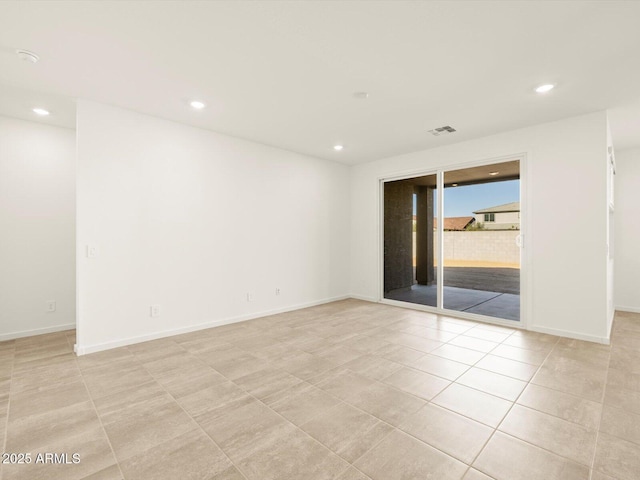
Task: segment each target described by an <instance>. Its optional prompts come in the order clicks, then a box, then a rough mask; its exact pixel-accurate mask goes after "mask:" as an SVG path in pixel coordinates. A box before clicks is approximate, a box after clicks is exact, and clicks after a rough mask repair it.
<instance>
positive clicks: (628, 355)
mask: <svg viewBox="0 0 640 480" xmlns="http://www.w3.org/2000/svg"><path fill="white" fill-rule="evenodd" d="M609 367H610V368H615V369H616V370H621V371H623V372H628V373H640V350H627V349H623V348H615V347H614V348H612V349H611V356H610V359H609Z"/></svg>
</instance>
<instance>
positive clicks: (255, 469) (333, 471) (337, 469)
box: [237, 429, 349, 480]
mask: <svg viewBox="0 0 640 480" xmlns="http://www.w3.org/2000/svg"><path fill="white" fill-rule="evenodd" d="M237 465H238V467H239V468H240V470H242V472H243V473H244V474H245V476H246V477H247V479H248V480H300V479H305V480H333V479H334V478H336V477H337V476H338V475H339V474H341V473H342V472H344V471H345V470H346V469H347V468H348V467H349V464H348V463H347V462H345V461H344V460H342V459H341V458H340V457H339V456H338V455H336V454H335V453H333V452H331V451H330V450H329V449H327V448H326V447H324V446H323V445H321V444H319V443H318V442H316V441H315V440H313V439H311V438H310V437H309V436H308V435H306V434H305V433H303V432H302V431H300V430H299V429H295V430H293V431H291V432H289V433H282V434H281V435H280V436H279V437H272V438H271V440H270V441H269V442H264V443H258V444H257V445H256V448H254V450H253V451H252V453H251V454H249V455H247V456H245V457H244V458H242V459H240V460H238V461H237Z"/></svg>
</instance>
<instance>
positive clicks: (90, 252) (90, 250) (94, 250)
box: [87, 245, 100, 258]
mask: <svg viewBox="0 0 640 480" xmlns="http://www.w3.org/2000/svg"><path fill="white" fill-rule="evenodd" d="M99 254H100V249H99V248H98V246H97V245H87V258H96V257H97V256H98V255H99Z"/></svg>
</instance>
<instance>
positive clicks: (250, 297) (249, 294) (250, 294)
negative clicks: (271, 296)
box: [247, 292, 253, 302]
mask: <svg viewBox="0 0 640 480" xmlns="http://www.w3.org/2000/svg"><path fill="white" fill-rule="evenodd" d="M247 302H253V293H251V292H247Z"/></svg>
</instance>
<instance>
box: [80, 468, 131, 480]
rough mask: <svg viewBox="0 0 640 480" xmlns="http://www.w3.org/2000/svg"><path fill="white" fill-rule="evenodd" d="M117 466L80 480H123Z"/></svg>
mask: <svg viewBox="0 0 640 480" xmlns="http://www.w3.org/2000/svg"><path fill="white" fill-rule="evenodd" d="M123 478H124V477H123V475H122V473H121V471H120V467H119V466H118V464H115V465H111V466H109V467H106V468H103V469H102V470H99V471H97V472H95V473H92V474H90V475H87V476H86V477H82V480H123Z"/></svg>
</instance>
